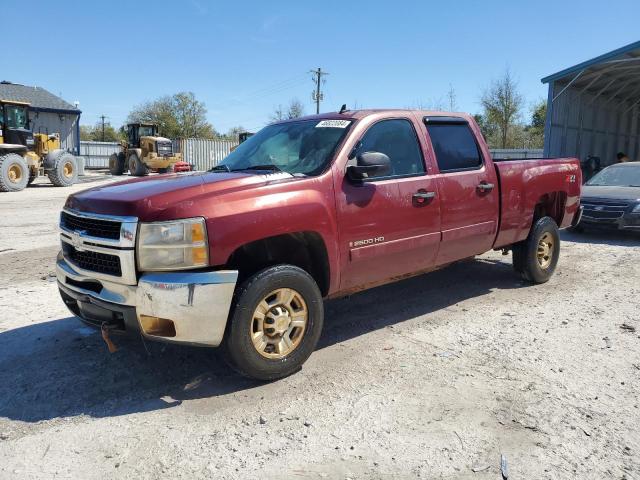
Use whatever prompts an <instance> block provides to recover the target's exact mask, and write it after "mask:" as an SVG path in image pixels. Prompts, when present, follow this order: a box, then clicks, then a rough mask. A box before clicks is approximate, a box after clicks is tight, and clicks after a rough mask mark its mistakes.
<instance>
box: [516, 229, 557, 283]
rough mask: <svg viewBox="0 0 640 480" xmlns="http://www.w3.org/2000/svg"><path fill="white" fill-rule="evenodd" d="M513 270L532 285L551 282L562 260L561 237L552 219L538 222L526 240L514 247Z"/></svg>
mask: <svg viewBox="0 0 640 480" xmlns="http://www.w3.org/2000/svg"><path fill="white" fill-rule="evenodd" d="M512 254H513V268H514V269H515V270H516V271H517V272H518V273H519V274H520V275H521V276H522V278H523V279H524V280H527V281H529V282H531V283H545V282H547V281H549V279H550V278H551V276H552V275H553V273H554V272H555V270H556V265H557V264H558V258H560V235H559V233H558V226H557V225H556V222H555V221H554V220H553V219H552V218H550V217H543V218H541V219H540V220H538V221H537V222H536V223H535V225H534V226H533V228H532V229H531V232H529V236H528V237H527V239H526V240H524V241H522V242H520V243H518V244H516V245H514V246H513V251H512Z"/></svg>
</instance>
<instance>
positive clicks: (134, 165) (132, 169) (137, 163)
mask: <svg viewBox="0 0 640 480" xmlns="http://www.w3.org/2000/svg"><path fill="white" fill-rule="evenodd" d="M148 174H149V169H148V168H147V166H146V165H145V164H144V162H143V161H142V160H141V159H140V157H138V154H137V153H132V154H131V155H129V175H133V176H136V177H144V176H145V175H148Z"/></svg>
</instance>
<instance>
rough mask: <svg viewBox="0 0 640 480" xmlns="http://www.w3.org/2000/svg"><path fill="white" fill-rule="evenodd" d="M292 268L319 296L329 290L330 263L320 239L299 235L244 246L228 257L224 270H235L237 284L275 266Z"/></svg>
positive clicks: (309, 233)
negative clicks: (310, 279) (311, 281)
mask: <svg viewBox="0 0 640 480" xmlns="http://www.w3.org/2000/svg"><path fill="white" fill-rule="evenodd" d="M283 263H287V264H291V265H295V266H297V267H299V268H301V269H303V270H305V271H306V272H307V273H308V274H309V275H311V276H312V277H313V279H314V280H315V281H316V283H317V284H318V288H319V289H320V292H321V293H322V296H326V295H327V293H328V292H329V287H330V279H331V272H330V263H329V254H328V251H327V246H326V244H325V242H324V239H323V238H322V236H321V235H320V234H319V233H317V232H314V231H302V232H294V233H286V234H282V235H275V236H272V237H265V238H261V239H258V240H253V241H251V242H248V243H245V244H243V245H241V246H239V247H238V248H236V249H235V250H234V251H233V252H232V253H231V255H230V256H229V258H228V260H227V262H226V264H225V268H229V269H233V270H238V272H239V277H238V282H239V283H240V282H241V281H243V280H244V279H246V278H248V277H249V276H251V275H253V274H254V273H256V272H258V271H260V270H262V269H264V268H267V267H271V266H274V265H278V264H283Z"/></svg>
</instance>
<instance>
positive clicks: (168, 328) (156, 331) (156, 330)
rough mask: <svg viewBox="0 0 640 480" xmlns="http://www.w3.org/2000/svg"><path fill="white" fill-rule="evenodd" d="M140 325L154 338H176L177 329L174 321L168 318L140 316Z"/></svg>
mask: <svg viewBox="0 0 640 480" xmlns="http://www.w3.org/2000/svg"><path fill="white" fill-rule="evenodd" d="M140 325H141V326H142V330H143V331H144V333H146V334H147V335H152V336H154V337H175V336H176V327H175V325H174V324H173V321H171V320H169V319H167V318H159V317H151V316H149V315H140Z"/></svg>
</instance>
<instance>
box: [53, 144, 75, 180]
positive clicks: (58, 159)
mask: <svg viewBox="0 0 640 480" xmlns="http://www.w3.org/2000/svg"><path fill="white" fill-rule="evenodd" d="M47 165H49V169H48V170H47V176H48V177H49V180H51V183H53V184H54V185H55V186H56V187H70V186H71V185H73V184H74V183H76V182H77V181H78V161H77V160H76V157H74V156H73V155H71V154H70V153H69V152H65V151H64V150H56V151H54V152H52V153H50V154H49V155H48V156H47Z"/></svg>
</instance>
